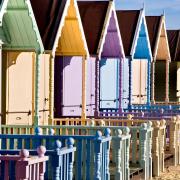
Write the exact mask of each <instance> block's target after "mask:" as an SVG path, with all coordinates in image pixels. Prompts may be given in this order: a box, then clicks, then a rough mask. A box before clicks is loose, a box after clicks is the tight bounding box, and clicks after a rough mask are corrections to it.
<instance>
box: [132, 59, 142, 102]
mask: <svg viewBox="0 0 180 180" xmlns="http://www.w3.org/2000/svg"><path fill="white" fill-rule="evenodd" d="M140 70H141V69H140V61H139V60H134V61H132V104H139V103H140V93H141V92H140V83H141V77H140Z"/></svg>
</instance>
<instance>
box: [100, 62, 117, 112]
mask: <svg viewBox="0 0 180 180" xmlns="http://www.w3.org/2000/svg"><path fill="white" fill-rule="evenodd" d="M118 69H119V59H101V61H100V107H101V108H107V109H108V108H109V109H111V108H118V106H119V101H118V97H119V92H118V90H119V75H118V72H119V70H118Z"/></svg>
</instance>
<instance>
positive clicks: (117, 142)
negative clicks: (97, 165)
mask: <svg viewBox="0 0 180 180" xmlns="http://www.w3.org/2000/svg"><path fill="white" fill-rule="evenodd" d="M113 141H114V150H115V152H116V153H115V162H116V172H115V180H122V166H121V163H122V162H121V152H122V131H121V130H120V129H117V130H116V134H115V136H114V138H113Z"/></svg>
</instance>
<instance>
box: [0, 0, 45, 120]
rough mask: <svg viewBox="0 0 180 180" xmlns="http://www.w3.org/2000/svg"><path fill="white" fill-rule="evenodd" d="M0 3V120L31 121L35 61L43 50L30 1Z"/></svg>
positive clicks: (32, 115) (13, 0) (33, 104)
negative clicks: (0, 112) (0, 41)
mask: <svg viewBox="0 0 180 180" xmlns="http://www.w3.org/2000/svg"><path fill="white" fill-rule="evenodd" d="M2 7H4V11H1V13H2V14H1V15H2V21H1V22H2V23H1V27H0V31H1V33H0V35H1V37H0V38H1V40H2V41H3V47H2V48H3V55H2V57H3V60H2V97H3V99H2V113H3V119H2V123H4V124H5V123H7V124H32V122H33V118H34V106H35V104H36V103H34V94H36V92H37V91H36V90H35V89H34V63H35V61H36V57H39V54H41V53H42V52H43V51H44V49H43V45H42V41H41V38H40V34H39V31H38V29H37V25H36V22H35V18H34V15H33V12H32V8H31V4H30V2H29V1H26V2H25V1H24V0H19V1H18V2H17V1H15V0H8V1H3V5H2ZM22 9H23V11H22ZM21 52H23V53H21ZM25 52H26V53H25ZM30 52H31V53H30ZM32 52H33V53H32ZM35 53H36V55H37V56H36V57H35V58H34V54H35ZM35 74H36V73H35Z"/></svg>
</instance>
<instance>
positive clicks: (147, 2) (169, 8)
mask: <svg viewBox="0 0 180 180" xmlns="http://www.w3.org/2000/svg"><path fill="white" fill-rule="evenodd" d="M143 3H144V7H145V12H146V15H161V14H163V11H164V12H165V17H166V27H167V29H180V0H115V4H116V9H121V10H123V9H140V8H142V7H143Z"/></svg>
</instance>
